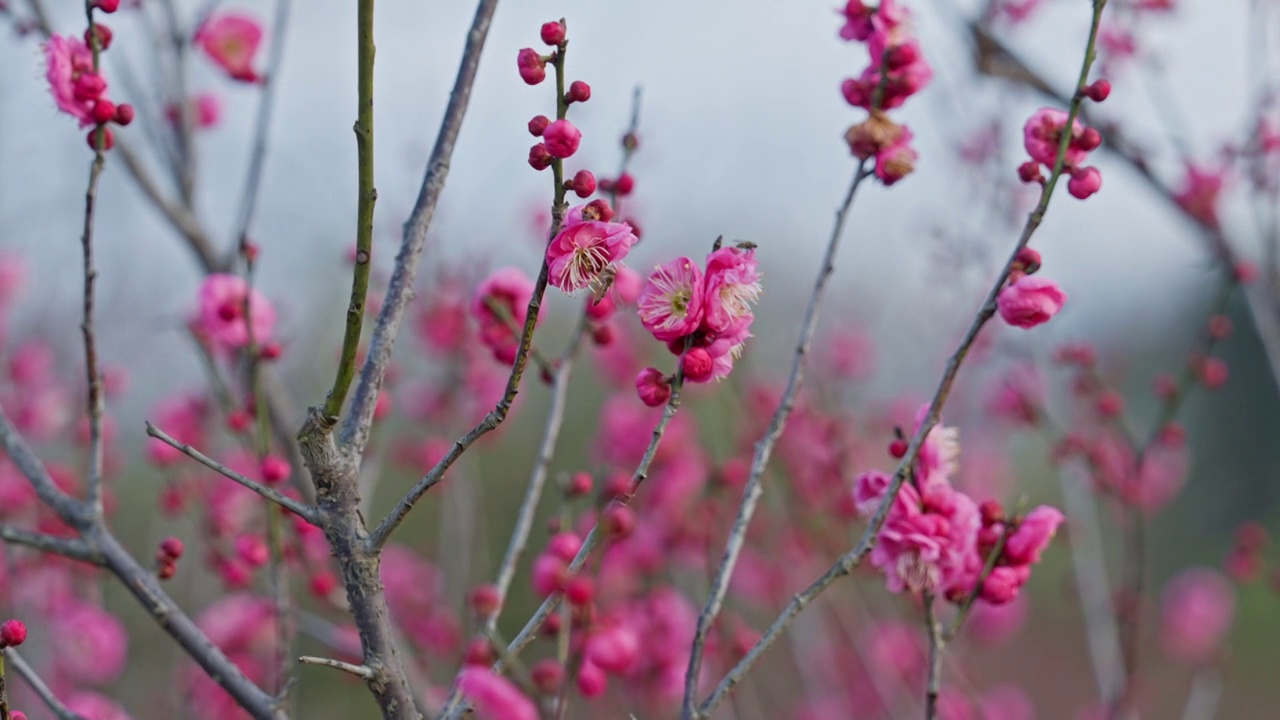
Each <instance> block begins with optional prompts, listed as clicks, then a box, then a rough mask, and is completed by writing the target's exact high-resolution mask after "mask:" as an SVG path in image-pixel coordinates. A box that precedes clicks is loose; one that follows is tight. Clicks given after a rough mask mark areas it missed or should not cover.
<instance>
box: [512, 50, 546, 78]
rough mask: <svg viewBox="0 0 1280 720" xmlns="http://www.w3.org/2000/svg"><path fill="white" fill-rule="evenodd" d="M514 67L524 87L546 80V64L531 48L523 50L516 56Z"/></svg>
mask: <svg viewBox="0 0 1280 720" xmlns="http://www.w3.org/2000/svg"><path fill="white" fill-rule="evenodd" d="M516 67H517V68H518V69H519V70H520V79H521V80H524V82H525V84H526V85H537V84H538V83H540V82H542V81H543V80H546V79H547V63H546V61H544V60H543V59H542V56H541V55H539V54H538V51H537V50H534V49H533V48H524V49H522V50H521V51H520V53H519V54H518V55H516Z"/></svg>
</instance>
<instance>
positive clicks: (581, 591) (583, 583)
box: [564, 575, 596, 608]
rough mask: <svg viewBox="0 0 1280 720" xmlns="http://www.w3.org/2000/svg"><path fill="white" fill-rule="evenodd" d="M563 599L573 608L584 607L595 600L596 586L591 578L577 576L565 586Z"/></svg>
mask: <svg viewBox="0 0 1280 720" xmlns="http://www.w3.org/2000/svg"><path fill="white" fill-rule="evenodd" d="M564 597H565V599H566V600H568V601H569V604H570V605H572V606H573V607H576V608H583V607H586V606H588V605H590V604H591V601H592V600H595V598H596V584H595V583H594V582H593V581H592V580H591V578H589V577H584V576H582V575H578V576H576V577H574V578H573V579H572V580H570V581H569V582H567V583H566V584H565V586H564Z"/></svg>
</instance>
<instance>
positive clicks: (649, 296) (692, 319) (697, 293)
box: [638, 257, 705, 341]
mask: <svg viewBox="0 0 1280 720" xmlns="http://www.w3.org/2000/svg"><path fill="white" fill-rule="evenodd" d="M704 292H705V290H704V286H703V279H702V268H700V267H699V266H698V264H697V263H695V262H694V261H693V260H690V259H689V258H687V257H678V258H676V259H674V260H672V261H670V262H668V263H666V264H665V265H660V266H658V268H657V269H655V270H654V271H653V272H652V273H651V274H650V275H649V279H648V281H646V282H645V285H644V288H643V289H642V290H641V291H640V298H639V300H638V303H639V306H638V313H639V315H640V322H641V324H643V325H644V327H645V329H646V330H648V331H649V332H651V333H653V336H654V337H655V338H657V339H658V340H662V341H670V340H677V339H679V338H682V337H684V336H686V335H688V334H690V333H692V332H693V331H695V330H697V329H698V326H699V325H700V324H701V323H702V317H703V304H704V300H703V298H704Z"/></svg>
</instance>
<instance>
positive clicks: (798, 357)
mask: <svg viewBox="0 0 1280 720" xmlns="http://www.w3.org/2000/svg"><path fill="white" fill-rule="evenodd" d="M870 174H871V171H870V170H868V169H867V161H865V160H863V161H862V162H861V163H859V164H858V167H857V169H856V170H855V171H854V173H853V179H852V180H851V181H850V182H849V189H848V190H847V191H846V192H845V196H844V202H842V203H841V204H840V208H839V209H838V210H837V211H836V220H835V226H834V227H832V229H831V238H830V239H829V240H828V241H827V249H826V252H825V253H824V254H823V258H822V265H821V266H820V267H819V269H818V278H817V280H816V281H815V282H814V285H813V292H812V293H811V294H810V296H809V306H808V308H806V309H805V314H804V320H803V321H802V322H801V324H800V337H799V339H798V340H797V341H796V349H795V357H794V358H793V359H792V361H791V374H790V376H789V377H788V378H787V387H786V389H785V390H784V391H783V392H782V398H781V399H780V400H779V401H778V407H777V408H776V409H775V410H774V412H773V419H772V420H771V421H770V422H769V428H768V430H766V431H765V434H764V435H763V436H762V437H761V438H760V440H759V442H757V443H756V449H755V455H754V456H753V457H752V459H751V470H750V472H749V474H748V476H747V483H746V486H745V487H744V488H743V491H742V502H741V503H740V504H739V505H738V515H737V517H736V518H734V521H733V527H732V529H731V530H730V531H729V538H728V540H726V541H725V547H724V555H723V557H722V558H721V560H720V564H719V566H717V568H716V575H715V578H714V579H713V580H712V581H711V589H710V591H709V592H708V593H707V602H706V604H705V605H704V606H703V608H702V612H701V614H699V616H698V625H697V630H696V631H695V632H694V636H693V648H692V651H691V652H690V653H689V665H688V668H687V669H686V671H685V681H684V682H685V684H684V705H683V706H682V709H681V716H682V717H684V718H691V717H693V716H694V715H695V713H696V712H697V701H698V696H697V693H698V678H699V677H700V675H701V672H702V655H703V652H704V650H705V647H706V642H707V635H708V634H710V632H711V625H712V623H714V622H715V620H716V617H717V616H718V615H719V614H720V607H721V605H722V604H723V603H724V598H725V594H726V593H727V592H728V590H729V579H730V578H731V577H733V569H734V567H735V565H736V564H737V562H738V555H739V553H741V552H742V546H743V544H744V543H745V541H746V538H747V528H748V527H749V526H750V524H751V517H752V516H753V515H754V514H755V509H756V504H757V503H758V502H759V501H760V496H761V495H763V494H764V483H763V479H764V470H765V467H767V466H768V464H769V458H770V457H771V456H772V455H773V448H774V446H775V445H776V444H777V442H778V439H779V438H780V437H782V431H783V429H784V428H785V427H786V425H787V418H789V417H790V416H791V411H792V409H793V408H794V407H795V403H796V395H797V394H798V393H799V392H800V386H801V385H802V384H803V383H804V363H805V357H806V356H807V355H808V353H809V345H810V343H811V342H812V341H813V333H814V330H815V329H816V328H817V326H818V313H819V311H820V309H821V307H822V299H823V297H824V295H825V290H826V287H827V281H828V280H829V279H830V277H831V273H832V272H834V271H835V260H836V251H837V250H838V249H839V247H840V238H841V237H842V236H843V235H844V226H845V220H846V219H847V218H848V216H849V209H850V207H851V206H852V205H853V198H854V196H855V195H856V194H857V192H858V187H859V186H860V185H862V181H863V180H865V179H866V178H867V176H868V175H870Z"/></svg>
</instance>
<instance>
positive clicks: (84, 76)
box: [44, 24, 134, 150]
mask: <svg viewBox="0 0 1280 720" xmlns="http://www.w3.org/2000/svg"><path fill="white" fill-rule="evenodd" d="M111 37H112V34H111V30H110V28H108V27H107V26H106V25H101V24H95V25H93V27H92V28H90V29H89V30H86V31H85V34H84V40H81V39H80V38H75V37H69V36H64V35H59V34H57V33H54V34H52V35H50V36H49V40H48V41H47V42H45V44H44V57H45V78H46V79H47V80H48V81H49V89H50V91H51V92H52V93H53V101H54V104H56V105H57V106H58V109H59V110H61V111H62V112H64V113H66V114H68V115H70V116H71V117H73V118H75V119H76V120H79V121H80V127H82V128H86V127H92V128H93V130H90V131H89V136H88V142H89V147H91V148H94V149H97V147H98V137H99V130H101V138H102V148H103V149H104V150H110V149H111V147H112V146H113V145H114V144H115V138H114V136H113V135H112V133H111V130H110V129H109V128H107V127H106V126H107V125H108V124H109V123H115V124H116V125H128V124H129V123H131V122H133V117H134V110H133V106H132V105H129V104H128V103H121V104H120V105H116V104H115V103H114V102H112V101H111V100H110V99H109V98H108V97H107V80H106V78H105V77H103V75H102V73H101V72H99V71H98V69H97V68H96V67H95V65H96V62H95V59H94V50H93V47H92V45H91V44H90V43H91V42H96V44H97V47H98V51H99V52H101V51H104V50H106V49H107V48H108V47H109V46H110V45H111Z"/></svg>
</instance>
